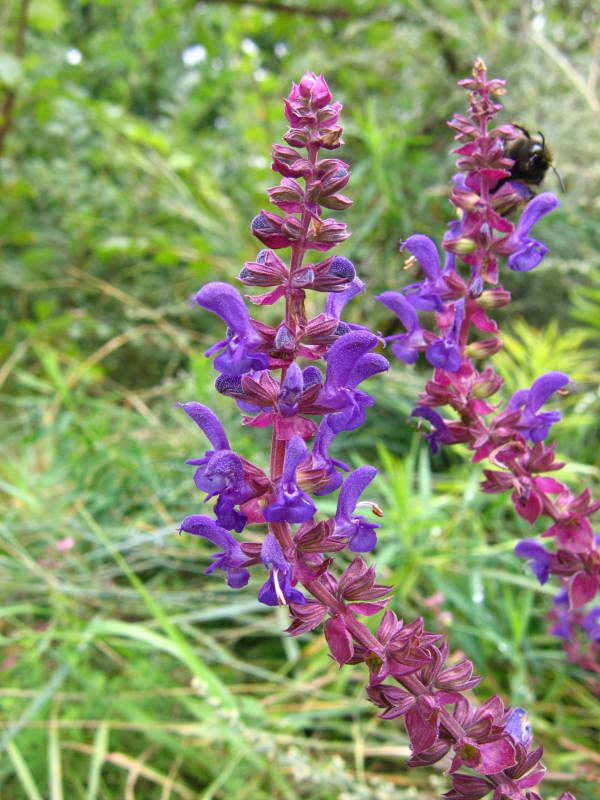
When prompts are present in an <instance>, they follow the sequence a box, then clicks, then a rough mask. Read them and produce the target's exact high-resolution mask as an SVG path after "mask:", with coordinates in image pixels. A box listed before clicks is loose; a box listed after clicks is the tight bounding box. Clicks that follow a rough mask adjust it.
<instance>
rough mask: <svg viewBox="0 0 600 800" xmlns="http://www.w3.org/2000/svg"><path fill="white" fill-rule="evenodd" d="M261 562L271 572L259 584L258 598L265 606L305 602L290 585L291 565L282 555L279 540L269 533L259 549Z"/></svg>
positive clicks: (298, 592) (300, 593) (302, 596)
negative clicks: (263, 581) (264, 580)
mask: <svg viewBox="0 0 600 800" xmlns="http://www.w3.org/2000/svg"><path fill="white" fill-rule="evenodd" d="M260 557H261V559H262V562H263V564H264V565H265V567H266V568H267V569H270V570H271V572H270V574H269V577H268V578H267V580H266V582H265V583H264V584H263V585H262V586H261V588H260V591H259V593H258V599H259V600H260V602H261V603H264V604H265V605H267V606H279V605H282V606H283V605H289V604H290V603H300V604H304V603H306V598H305V597H304V595H303V594H302V592H300V591H298V589H294V588H293V586H292V565H291V564H290V563H289V561H287V560H286V559H285V557H284V555H283V552H282V550H281V547H280V545H279V542H278V541H277V539H276V538H275V536H273V534H272V533H269V534H267V535H266V536H265V539H264V541H263V544H262V548H261V551H260Z"/></svg>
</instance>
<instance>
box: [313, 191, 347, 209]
mask: <svg viewBox="0 0 600 800" xmlns="http://www.w3.org/2000/svg"><path fill="white" fill-rule="evenodd" d="M319 202H320V203H321V205H322V206H325V208H330V209H331V210H332V211H345V210H346V209H347V208H350V206H351V205H352V200H350V198H349V197H346V195H345V194H331V195H328V196H326V197H320V198H319Z"/></svg>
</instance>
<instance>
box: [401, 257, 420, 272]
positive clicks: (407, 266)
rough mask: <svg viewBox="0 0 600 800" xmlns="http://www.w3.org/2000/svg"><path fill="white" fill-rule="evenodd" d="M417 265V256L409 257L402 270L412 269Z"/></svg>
mask: <svg viewBox="0 0 600 800" xmlns="http://www.w3.org/2000/svg"><path fill="white" fill-rule="evenodd" d="M416 263H417V258H416V256H409V257H408V258H407V259H406V260H405V261H404V264H403V265H402V269H412V268H413V267H414V266H415V264H416Z"/></svg>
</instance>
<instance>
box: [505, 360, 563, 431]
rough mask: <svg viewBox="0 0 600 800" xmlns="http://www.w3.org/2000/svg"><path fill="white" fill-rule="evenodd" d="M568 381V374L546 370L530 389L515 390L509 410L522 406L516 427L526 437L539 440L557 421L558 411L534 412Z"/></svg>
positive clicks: (558, 418) (559, 417)
mask: <svg viewBox="0 0 600 800" xmlns="http://www.w3.org/2000/svg"><path fill="white" fill-rule="evenodd" d="M568 383H569V376H568V375H565V373H564V372H547V373H546V374H545V375H542V376H541V377H539V378H538V379H537V380H536V381H534V382H533V384H532V385H531V389H520V390H519V391H518V392H515V394H513V396H512V397H511V399H510V401H509V403H508V409H509V410H510V411H517V410H518V409H520V408H522V409H523V411H522V412H521V419H520V421H519V423H518V428H519V430H520V431H521V433H522V434H523V436H525V437H526V438H527V439H530V440H531V441H532V442H541V441H542V440H543V439H545V438H546V436H547V435H548V433H549V432H550V428H551V427H552V425H554V423H555V422H559V421H560V419H561V415H560V413H559V412H558V411H544V412H542V413H541V414H537V413H536V412H537V411H538V410H539V409H540V408H541V407H542V406H543V405H544V403H546V402H547V401H548V400H549V399H550V397H551V396H552V395H553V394H554V392H557V391H558V390H559V389H562V388H563V386H566V385H567V384H568Z"/></svg>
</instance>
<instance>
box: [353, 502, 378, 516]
mask: <svg viewBox="0 0 600 800" xmlns="http://www.w3.org/2000/svg"><path fill="white" fill-rule="evenodd" d="M356 508H370V509H371V513H372V514H375V516H376V517H383V516H384V513H383V509H382V508H381V506H378V505H377V503H374V502H373V501H372V500H361V501H360V503H357V504H356Z"/></svg>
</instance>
